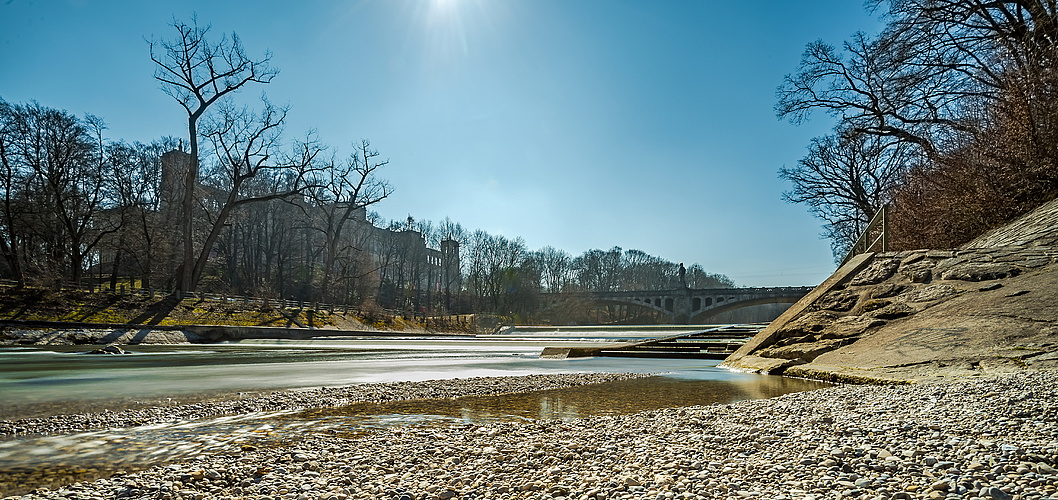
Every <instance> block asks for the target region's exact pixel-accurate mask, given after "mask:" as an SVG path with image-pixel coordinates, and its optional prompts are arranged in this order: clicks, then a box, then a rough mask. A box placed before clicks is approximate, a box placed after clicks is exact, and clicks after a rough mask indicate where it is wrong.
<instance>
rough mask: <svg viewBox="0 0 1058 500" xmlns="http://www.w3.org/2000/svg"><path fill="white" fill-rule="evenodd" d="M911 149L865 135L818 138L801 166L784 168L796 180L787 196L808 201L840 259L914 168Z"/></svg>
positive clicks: (783, 175)
mask: <svg viewBox="0 0 1058 500" xmlns="http://www.w3.org/2000/svg"><path fill="white" fill-rule="evenodd" d="M910 150H911V147H910V146H909V145H908V144H906V143H900V142H896V143H892V142H890V141H888V140H887V139H886V138H884V137H879V136H871V135H867V134H864V133H849V134H844V135H842V136H833V135H828V136H825V137H817V138H815V139H813V140H812V144H811V145H810V146H809V148H808V155H807V156H805V157H804V158H803V159H801V161H799V162H798V164H797V167H795V168H785V167H784V168H782V169H780V170H779V177H781V178H783V179H786V180H788V181H790V182H791V183H792V184H793V190H791V191H787V192H785V193H783V199H785V200H786V201H788V202H790V203H804V204H806V205H808V207H809V208H808V210H809V211H810V212H811V213H812V214H814V215H815V216H816V217H818V218H819V219H821V220H822V221H823V222H824V236H825V237H827V238H829V239H830V240H831V246H832V248H833V252H834V257H835V259H840V258H841V257H842V256H844V254H845V253H846V252H847V251H848V249H849V248H850V247H851V246H852V244H853V243H854V242H855V241H856V238H857V237H859V235H860V233H861V232H863V230H864V229H865V228H866V226H867V223H868V222H870V220H871V218H873V217H874V214H875V212H877V211H878V209H880V208H881V207H882V205H883V204H885V202H886V196H887V195H888V193H889V192H890V191H891V190H892V188H893V187H894V186H896V184H897V183H898V182H899V181H900V179H901V176H902V175H903V173H904V172H906V171H907V169H908V168H909V165H910V162H911V160H912V158H911V151H910Z"/></svg>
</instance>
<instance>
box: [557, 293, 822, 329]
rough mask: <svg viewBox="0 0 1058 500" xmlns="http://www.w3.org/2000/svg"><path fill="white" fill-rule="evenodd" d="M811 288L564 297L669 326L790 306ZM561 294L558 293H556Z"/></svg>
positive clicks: (569, 295) (575, 295) (595, 294)
mask: <svg viewBox="0 0 1058 500" xmlns="http://www.w3.org/2000/svg"><path fill="white" fill-rule="evenodd" d="M812 288H813V287H770V288H715V289H693V288H680V289H676V290H637V291H627V292H581V293H576V294H565V295H563V297H565V298H576V299H579V300H585V301H590V302H595V303H598V304H616V305H627V306H635V307H638V308H643V309H647V310H650V311H654V312H656V313H660V314H661V315H662V316H663V317H665V318H667V321H669V322H670V323H676V324H687V323H692V322H694V323H698V322H701V321H703V320H705V319H707V318H709V317H710V316H713V315H716V314H720V313H722V312H725V311H730V310H733V309H739V308H742V307H750V306H755V305H761V304H779V303H794V302H797V301H798V300H800V299H801V297H804V296H805V295H806V294H808V292H810V291H811V290H812ZM558 295H561V294H558Z"/></svg>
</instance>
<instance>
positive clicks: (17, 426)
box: [0, 373, 651, 436]
mask: <svg viewBox="0 0 1058 500" xmlns="http://www.w3.org/2000/svg"><path fill="white" fill-rule="evenodd" d="M649 376H651V374H643V373H565V374H551V375H525V376H520V377H475V378H466V379H454V380H425V381H419V382H384V383H374V384H357V385H350V386H342V387H319V388H312V389H302V390H286V391H275V392H272V393H269V394H265V395H250V396H249V397H245V398H238V399H219V400H218V399H209V400H205V401H199V402H195V403H192V404H176V405H167V406H154V407H150V408H129V409H121V410H120V411H103V412H91V413H77V414H72V415H52V416H48V417H38V418H24V419H18V420H3V421H0V436H14V435H27V434H43V435H51V434H63V433H69V432H77V431H86V430H93V429H107V428H115V427H132V426H138V425H151V424H158V423H164V422H174V421H178V420H186V419H192V418H194V419H198V418H207V417H216V416H221V415H237V414H245V413H252V412H274V411H284V410H296V409H302V408H324V407H330V406H344V405H348V404H352V403H362V402H376V403H382V402H387V401H406V400H412V399H444V398H458V397H463V396H489V395H496V394H510V393H518V392H529V391H545V390H549V389H562V388H566V387H574V386H580V385H588V384H601V383H605V382H613V381H618V380H628V379H632V378H641V377H649Z"/></svg>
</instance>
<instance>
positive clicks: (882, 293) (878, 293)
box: [870, 283, 907, 299]
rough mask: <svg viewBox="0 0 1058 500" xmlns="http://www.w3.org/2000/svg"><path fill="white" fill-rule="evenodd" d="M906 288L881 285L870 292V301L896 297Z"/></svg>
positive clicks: (894, 285) (896, 285)
mask: <svg viewBox="0 0 1058 500" xmlns="http://www.w3.org/2000/svg"><path fill="white" fill-rule="evenodd" d="M905 290H907V287H906V286H904V285H898V284H896V283H882V284H880V285H878V286H876V287H874V289H872V290H871V292H870V296H871V298H872V299H887V298H889V297H896V296H897V295H900V294H901V293H904V291H905Z"/></svg>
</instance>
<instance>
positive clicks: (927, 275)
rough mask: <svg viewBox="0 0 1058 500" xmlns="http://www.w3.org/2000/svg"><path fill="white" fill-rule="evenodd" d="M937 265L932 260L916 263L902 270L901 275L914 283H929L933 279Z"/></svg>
mask: <svg viewBox="0 0 1058 500" xmlns="http://www.w3.org/2000/svg"><path fill="white" fill-rule="evenodd" d="M935 265H936V263H934V262H933V261H932V260H923V261H919V262H915V263H914V264H910V265H907V266H903V267H901V268H900V275H901V276H903V277H904V278H906V279H907V280H908V281H910V282H912V283H929V281H930V279H932V278H933V267H934V266H935Z"/></svg>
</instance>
